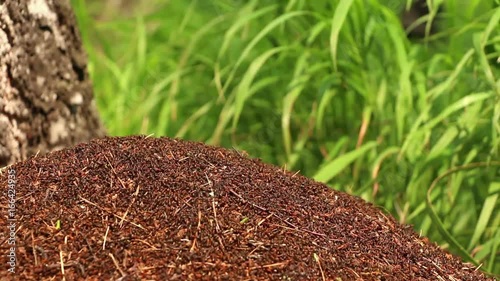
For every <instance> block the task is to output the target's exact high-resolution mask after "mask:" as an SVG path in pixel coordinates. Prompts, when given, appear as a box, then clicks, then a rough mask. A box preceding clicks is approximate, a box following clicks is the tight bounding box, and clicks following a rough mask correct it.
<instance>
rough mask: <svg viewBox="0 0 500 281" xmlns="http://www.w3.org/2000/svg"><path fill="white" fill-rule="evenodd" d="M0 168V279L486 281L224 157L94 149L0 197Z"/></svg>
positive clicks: (371, 214)
mask: <svg viewBox="0 0 500 281" xmlns="http://www.w3.org/2000/svg"><path fill="white" fill-rule="evenodd" d="M8 169H10V170H14V171H15V173H16V181H17V182H16V184H15V191H16V198H17V201H16V205H15V219H16V224H17V225H16V229H17V233H16V247H17V248H16V255H17V256H16V258H17V264H16V268H15V269H16V273H15V274H11V273H9V272H8V271H7V270H2V271H1V272H0V279H2V280H4V279H5V278H15V279H19V280H54V278H55V279H56V280H61V279H62V277H63V272H64V277H65V278H66V280H84V279H86V280H110V279H113V280H493V279H491V278H487V277H486V276H485V275H484V274H483V273H482V272H480V271H479V270H476V268H475V267H474V266H472V265H470V264H466V263H463V262H461V261H460V259H458V258H457V257H455V256H452V255H451V254H449V253H447V252H445V251H443V250H441V249H440V248H439V247H438V246H436V245H435V244H431V243H429V242H427V240H425V239H423V238H420V237H419V236H418V235H417V234H415V232H414V231H413V230H412V229H411V227H409V226H402V225H400V224H398V223H397V222H396V221H395V220H394V219H393V218H392V217H390V216H388V215H386V214H384V213H383V212H382V211H380V210H379V209H377V208H375V207H374V206H372V205H371V204H368V203H366V202H364V201H363V200H361V199H359V198H357V197H353V196H350V195H347V194H345V193H341V192H337V191H334V190H331V189H329V188H328V187H326V186H325V185H323V184H320V183H317V182H314V181H313V180H310V179H308V178H305V177H303V176H301V175H296V174H294V173H291V172H284V171H283V170H282V169H280V168H277V167H273V166H271V165H267V164H264V163H262V162H260V161H259V160H256V159H249V158H246V157H244V156H242V155H240V154H239V153H237V152H236V151H232V150H226V149H222V148H217V147H211V146H206V145H204V144H201V143H195V142H188V141H182V140H174V139H169V138H148V137H142V136H141V137H139V136H135V137H125V138H105V139H100V140H94V141H91V142H90V143H88V144H81V145H78V146H76V147H74V148H71V149H65V150H61V151H57V152H52V153H50V154H48V155H46V156H42V157H35V158H30V159H28V160H27V161H24V162H21V163H17V164H15V165H13V166H11V167H9V168H7V169H4V170H3V172H2V174H1V175H0V182H1V183H2V185H4V186H5V185H7V182H8ZM7 200H8V199H7V195H6V193H2V202H7ZM2 206H6V204H2ZM2 212H3V214H2V216H0V223H1V224H2V225H7V221H6V220H7V217H8V215H7V214H8V210H7V209H6V207H4V208H3V209H2ZM1 235H2V236H1V239H2V241H4V242H3V243H2V246H1V247H0V248H1V251H2V255H1V256H2V259H1V262H2V264H4V265H5V264H7V262H8V257H7V253H8V251H9V247H10V245H8V244H7V240H8V235H9V234H8V231H5V228H4V231H2V232H1ZM4 253H5V254H4Z"/></svg>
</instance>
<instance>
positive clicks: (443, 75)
mask: <svg viewBox="0 0 500 281" xmlns="http://www.w3.org/2000/svg"><path fill="white" fill-rule="evenodd" d="M138 2H141V1H138ZM143 2H144V3H146V2H147V3H148V5H143V7H145V8H146V10H147V11H145V12H143V13H136V14H135V16H133V17H125V16H123V14H122V15H120V13H119V12H118V13H116V14H115V15H113V16H111V17H109V16H107V15H106V14H104V13H103V12H101V11H102V10H103V9H102V5H104V4H103V3H105V1H104V2H102V1H88V2H84V1H83V0H74V1H73V4H74V8H75V12H76V14H77V17H78V20H79V23H80V28H81V29H82V35H83V38H84V42H85V47H86V49H87V51H88V53H89V57H90V72H91V75H92V78H93V81H94V87H95V95H96V98H97V102H98V106H99V109H100V111H101V115H102V117H103V120H104V122H105V124H106V126H107V128H108V130H109V133H110V134H112V135H129V134H151V133H152V134H155V135H156V136H163V135H165V136H172V137H180V138H185V139H192V140H200V141H205V142H208V143H210V144H214V145H222V146H226V147H230V148H231V147H233V148H235V149H239V150H245V151H247V152H248V153H249V154H250V155H251V156H253V157H258V158H262V159H263V160H264V161H266V162H270V163H274V164H277V165H281V166H284V167H286V168H287V169H289V170H300V171H301V173H302V174H305V175H307V176H310V177H313V178H315V179H316V180H319V181H322V182H325V183H327V184H328V185H330V186H331V187H332V188H334V189H337V190H342V191H345V192H348V193H351V194H355V195H358V196H361V197H362V198H364V199H366V200H368V201H371V202H374V203H375V204H377V205H379V206H381V207H382V208H384V209H386V210H387V211H388V212H390V213H392V214H393V215H394V216H395V217H396V218H397V219H398V220H399V221H400V222H402V223H409V224H412V225H414V228H415V230H416V231H417V232H420V233H422V235H425V236H428V237H429V238H430V239H431V240H432V241H436V242H437V243H439V244H440V245H441V246H442V247H444V248H448V249H449V250H450V251H452V252H454V253H456V254H459V255H461V256H462V257H463V258H464V259H465V260H467V261H470V262H472V263H474V264H476V265H478V266H479V265H481V268H482V270H485V271H487V272H491V273H496V274H500V257H499V252H500V247H499V244H500V212H499V211H498V210H499V207H500V200H498V196H499V193H500V168H499V167H500V163H499V159H500V157H499V155H500V79H499V77H500V64H499V63H497V62H496V59H497V58H498V57H499V56H500V28H499V19H500V8H498V2H497V4H495V3H494V1H461V0H449V1H433V3H434V4H433V5H439V4H440V3H442V2H444V4H445V10H444V12H443V13H442V14H437V13H436V12H435V11H437V9H434V8H436V6H433V9H431V11H434V12H431V16H430V17H431V19H432V20H435V21H438V22H439V23H440V26H441V28H440V31H439V32H438V33H437V34H433V35H431V34H429V36H428V37H426V38H424V39H422V40H420V41H418V42H410V41H409V40H408V39H407V37H406V34H405V32H404V30H403V29H402V27H401V26H400V22H399V18H398V15H397V9H401V8H402V6H404V5H401V4H400V3H401V2H400V1H388V0H387V1H382V3H381V2H379V1H376V0H342V1H331V0H328V1H327V0H325V1H319V0H318V1H305V0H290V1H257V0H249V1H237V0H212V1H165V3H164V4H162V3H161V2H160V1H157V2H152V1H143ZM141 3H142V2H141ZM398 3H399V4H398ZM495 5H496V8H495Z"/></svg>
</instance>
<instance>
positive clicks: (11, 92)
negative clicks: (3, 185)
mask: <svg viewBox="0 0 500 281" xmlns="http://www.w3.org/2000/svg"><path fill="white" fill-rule="evenodd" d="M0 95H1V99H0V132H1V134H0V167H3V166H6V165H9V164H12V163H14V162H17V161H21V160H24V159H26V158H27V157H29V156H31V155H34V154H37V153H40V154H44V153H47V152H49V151H52V150H57V149H60V148H64V147H68V146H72V145H74V144H76V143H79V142H84V141H88V140H89V139H91V138H95V137H101V136H104V135H105V130H104V128H103V126H102V124H101V122H100V119H99V115H98V113H97V110H96V105H95V101H94V99H93V92H92V84H91V81H90V77H89V74H88V72H87V57H86V54H85V52H84V50H83V48H82V42H81V37H80V34H79V31H78V28H77V26H76V20H75V16H74V14H73V11H72V9H71V6H70V3H69V0H0Z"/></svg>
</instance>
